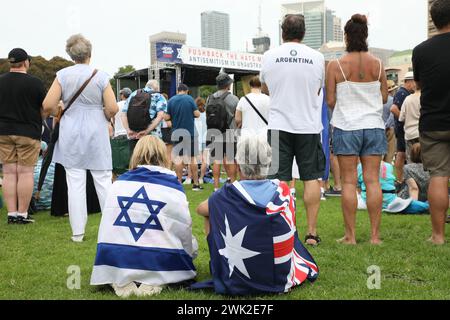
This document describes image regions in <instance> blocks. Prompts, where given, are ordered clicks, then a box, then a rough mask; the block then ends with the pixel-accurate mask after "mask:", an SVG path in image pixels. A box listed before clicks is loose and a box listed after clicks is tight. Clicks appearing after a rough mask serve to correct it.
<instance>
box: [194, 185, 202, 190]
mask: <svg viewBox="0 0 450 320" xmlns="http://www.w3.org/2000/svg"><path fill="white" fill-rule="evenodd" d="M202 190H204V188H203V187H202V186H200V185H194V186H193V187H192V191H202Z"/></svg>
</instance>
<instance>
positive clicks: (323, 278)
mask: <svg viewBox="0 0 450 320" xmlns="http://www.w3.org/2000/svg"><path fill="white" fill-rule="evenodd" d="M211 192H212V187H211V186H207V187H206V190H205V191H204V192H202V193H193V192H191V191H188V192H187V193H188V198H189V200H190V201H191V214H192V216H193V220H194V234H195V235H196V237H197V239H198V240H199V243H200V252H199V257H198V258H197V260H196V261H195V264H196V267H197V269H198V280H201V281H202V280H207V279H209V267H208V263H209V254H208V248H207V244H206V241H205V238H204V233H203V221H202V219H201V218H199V217H197V216H196V214H195V208H196V207H197V205H198V204H199V203H200V202H201V201H203V200H205V199H206V198H207V197H208V195H209V194H211ZM304 212H305V211H304V208H303V205H302V204H301V205H299V207H298V217H299V218H298V222H299V232H300V235H301V238H302V239H303V238H304V233H305V230H306V218H305V214H304ZM35 219H36V223H35V224H34V225H28V226H8V225H7V224H6V211H5V209H3V210H2V211H1V215H0V299H19V300H24V299H116V297H115V295H114V293H113V292H112V291H110V290H105V289H102V290H100V289H98V288H94V287H91V286H90V285H89V280H90V275H91V271H92V266H93V262H94V257H95V252H96V240H97V239H96V238H97V230H98V226H99V223H100V215H93V216H90V217H89V224H88V229H87V236H86V241H85V242H84V243H82V244H75V243H72V242H71V241H70V235H71V232H70V226H69V221H68V219H67V218H53V217H50V215H49V214H48V213H39V214H38V215H36V216H35ZM357 231H358V241H359V242H360V245H358V246H356V247H347V246H343V245H339V244H337V243H336V239H338V238H341V237H342V236H343V218H342V215H341V209H340V200H339V199H331V200H328V201H326V202H323V203H322V207H321V211H320V219H319V234H320V236H321V237H322V240H323V243H322V244H321V246H320V247H318V248H313V249H310V251H311V253H312V255H313V256H314V258H315V259H316V262H317V263H318V265H319V267H320V268H321V270H320V271H321V274H320V277H319V279H318V281H317V282H316V283H315V284H313V285H311V284H305V285H304V286H302V287H301V288H297V289H295V290H294V291H292V292H291V293H290V294H286V295H280V296H267V297H258V299H265V298H267V299H275V300H276V299H282V300H312V299H371V300H378V299H450V245H445V246H442V247H436V246H433V245H431V244H429V243H427V242H426V240H427V239H428V238H429V237H430V235H431V226H430V219H429V217H428V216H401V215H384V217H383V223H382V237H383V240H384V244H383V245H381V246H379V247H374V246H371V245H369V219H368V216H367V213H366V212H360V213H359V214H358V230H357ZM72 265H76V266H79V267H80V268H81V279H82V280H81V282H82V284H81V289H80V290H69V289H67V286H66V282H67V278H68V277H69V275H68V274H67V269H68V267H69V266H72ZM373 265H375V266H378V267H379V268H380V269H381V289H380V290H369V289H368V287H367V280H368V277H369V275H368V273H367V269H368V268H369V267H370V266H373ZM155 299H164V300H166V299H170V300H208V299H223V297H221V296H218V295H215V294H213V293H212V292H194V293H193V292H187V291H184V290H178V289H167V290H165V291H163V293H162V294H161V295H160V296H159V297H157V298H155Z"/></svg>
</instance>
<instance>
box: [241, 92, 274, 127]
mask: <svg viewBox="0 0 450 320" xmlns="http://www.w3.org/2000/svg"><path fill="white" fill-rule="evenodd" d="M245 99H246V100H247V102H248V103H249V104H250V105H251V107H252V108H253V110H255V112H256V113H257V114H258V116H259V117H260V118H261V120H262V121H264V123H265V124H266V125H267V126H268V125H269V122H268V121H267V120H266V118H264V116H263V115H262V114H261V112H259V110H258V109H256V107H255V105H254V104H253V102H251V101H250V99H249V98H248V97H247V96H245Z"/></svg>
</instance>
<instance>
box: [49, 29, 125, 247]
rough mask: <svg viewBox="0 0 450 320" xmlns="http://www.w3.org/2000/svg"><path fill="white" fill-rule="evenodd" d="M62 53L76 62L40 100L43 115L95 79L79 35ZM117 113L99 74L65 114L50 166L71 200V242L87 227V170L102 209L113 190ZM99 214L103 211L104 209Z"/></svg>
mask: <svg viewBox="0 0 450 320" xmlns="http://www.w3.org/2000/svg"><path fill="white" fill-rule="evenodd" d="M66 52H67V53H68V54H69V56H70V57H71V59H72V60H73V61H74V62H75V65H74V66H72V67H68V68H65V69H63V70H61V71H59V72H58V73H57V75H56V79H55V81H54V82H53V84H52V86H51V88H50V90H49V92H48V94H47V97H46V98H45V101H44V110H46V111H50V112H52V113H53V114H56V113H57V112H58V110H57V106H58V103H59V101H60V100H63V101H64V105H66V106H67V105H68V103H69V101H70V100H71V99H72V97H74V96H75V94H76V92H77V91H78V90H79V89H80V88H81V87H82V85H83V83H85V81H86V80H87V79H89V78H90V77H91V76H92V75H93V74H94V68H92V67H91V66H90V65H89V63H90V60H91V52H92V45H91V43H90V42H89V40H87V39H85V38H84V37H83V36H82V35H74V36H72V37H70V38H69V40H67V45H66ZM118 110H119V108H118V106H117V102H116V97H115V95H114V92H113V90H112V88H111V85H110V84H109V76H108V75H107V74H106V73H104V72H100V71H99V72H97V73H96V74H95V76H94V77H93V78H92V79H91V81H90V82H89V84H88V85H87V86H86V88H85V89H84V91H83V92H82V93H81V95H80V96H79V97H78V98H77V99H76V100H75V102H74V103H73V104H72V106H71V107H70V109H69V110H68V111H67V112H66V113H65V114H64V115H63V117H62V119H61V124H60V133H59V139H58V142H57V143H56V145H55V151H54V155H53V161H54V162H55V163H59V164H61V165H62V166H64V168H65V170H66V175H67V177H66V179H67V187H68V197H69V216H70V224H71V227H72V232H73V237H72V240H73V241H74V242H82V241H83V238H84V233H85V228H86V224H87V208H86V171H87V170H90V171H91V173H92V176H93V178H94V183H95V189H96V191H97V195H98V199H99V202H100V206H101V208H102V209H103V206H104V204H105V199H106V195H107V192H108V189H109V187H110V186H111V183H112V181H111V179H112V157H111V144H110V141H109V132H108V124H109V121H110V119H111V118H113V117H114V115H115V114H116V113H117V111H118ZM102 211H103V210H102Z"/></svg>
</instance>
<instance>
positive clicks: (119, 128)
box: [114, 101, 127, 138]
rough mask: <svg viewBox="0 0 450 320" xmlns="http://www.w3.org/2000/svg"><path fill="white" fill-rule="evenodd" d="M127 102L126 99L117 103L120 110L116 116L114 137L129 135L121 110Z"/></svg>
mask: <svg viewBox="0 0 450 320" xmlns="http://www.w3.org/2000/svg"><path fill="white" fill-rule="evenodd" d="M125 102H126V101H120V102H118V103H117V105H118V106H119V112H117V114H116V116H115V118H114V138H117V137H120V136H124V135H125V136H126V135H127V130H126V129H125V127H124V126H123V123H122V112H121V110H122V109H123V106H124V104H125Z"/></svg>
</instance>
